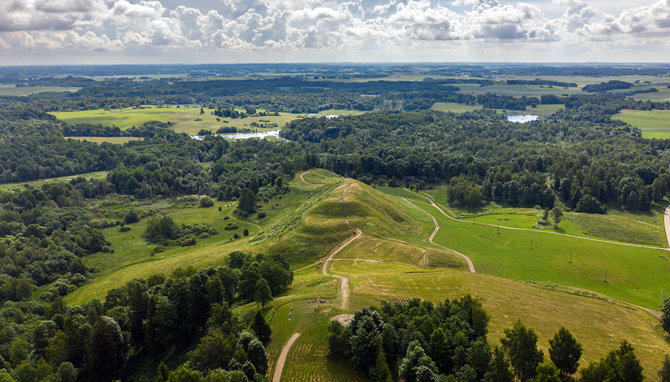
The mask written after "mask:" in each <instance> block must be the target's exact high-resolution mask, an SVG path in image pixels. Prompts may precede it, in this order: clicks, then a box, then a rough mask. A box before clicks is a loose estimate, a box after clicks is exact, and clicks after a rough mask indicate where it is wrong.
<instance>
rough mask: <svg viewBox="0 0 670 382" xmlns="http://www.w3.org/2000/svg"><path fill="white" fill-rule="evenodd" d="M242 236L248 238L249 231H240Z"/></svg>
mask: <svg viewBox="0 0 670 382" xmlns="http://www.w3.org/2000/svg"><path fill="white" fill-rule="evenodd" d="M242 235H244V236H249V230H248V229H246V228H245V229H244V231H242Z"/></svg>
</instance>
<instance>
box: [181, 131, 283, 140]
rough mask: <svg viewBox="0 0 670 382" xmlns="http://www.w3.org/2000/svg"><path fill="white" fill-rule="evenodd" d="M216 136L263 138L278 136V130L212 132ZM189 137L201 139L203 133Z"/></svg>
mask: <svg viewBox="0 0 670 382" xmlns="http://www.w3.org/2000/svg"><path fill="white" fill-rule="evenodd" d="M212 135H214V136H217V137H223V138H228V139H249V138H260V139H264V138H265V137H277V138H278V137H279V130H272V131H264V132H259V133H231V134H212ZM191 138H193V139H198V140H203V139H204V138H205V136H204V135H194V136H192V137H191Z"/></svg>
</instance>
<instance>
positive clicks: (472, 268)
mask: <svg viewBox="0 0 670 382" xmlns="http://www.w3.org/2000/svg"><path fill="white" fill-rule="evenodd" d="M402 199H403V200H404V201H406V202H407V203H409V204H411V205H413V206H414V207H416V208H417V209H418V210H420V211H423V213H425V214H426V215H428V216H430V218H431V219H433V224H435V230H434V231H433V233H431V234H430V236H429V237H428V241H429V242H430V243H431V244H433V245H437V246H438V247H442V248H444V249H448V250H450V251H452V252H454V253H456V254H457V255H459V256H461V257H462V258H463V259H464V260H465V262H466V263H468V268H469V269H470V272H472V273H477V271H475V265H474V264H473V263H472V260H470V258H469V257H467V256H466V255H464V254H462V253H460V252H458V251H454V250H453V249H451V248H447V247H445V246H443V245H440V244H437V243H435V242H434V241H433V238H435V235H437V232H438V231H439V230H440V225H439V224H438V223H437V219H435V216H433V215H432V214H431V213H430V212H428V211H426V210H424V209H423V208H421V207H419V206H417V205H416V204H414V203H412V202H410V201H409V200H407V199H405V198H402Z"/></svg>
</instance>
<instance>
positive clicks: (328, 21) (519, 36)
mask: <svg viewBox="0 0 670 382" xmlns="http://www.w3.org/2000/svg"><path fill="white" fill-rule="evenodd" d="M549 1H550V0H547V2H546V3H544V4H543V3H541V2H537V1H535V2H534V3H533V4H530V3H524V2H516V3H503V2H501V1H499V0H454V1H452V2H448V1H447V0H442V1H438V0H359V1H353V0H333V1H327V0H326V1H317V0H306V1H301V0H278V1H262V0H218V1H187V0H183V1H179V0H161V1H158V0H142V1H136V0H135V1H131V0H4V1H2V2H0V52H5V53H7V52H10V51H13V52H32V53H36V52H37V53H38V54H42V55H44V56H48V55H49V54H54V53H58V52H59V51H64V50H67V51H68V52H78V54H84V53H87V52H88V53H90V52H93V53H90V54H97V55H99V56H101V57H102V56H104V54H105V52H107V53H108V54H123V53H124V52H127V53H128V54H130V52H135V53H137V52H143V53H142V54H147V55H151V54H152V52H161V53H160V54H162V55H164V54H165V53H166V52H168V51H169V50H170V49H177V50H179V51H180V52H181V51H184V50H191V51H195V52H201V53H203V52H209V53H211V52H218V53H219V54H221V53H225V54H228V55H230V56H233V57H234V55H235V54H242V53H249V52H256V53H258V54H261V53H263V52H289V53H290V52H300V51H302V50H310V51H313V52H318V51H325V50H337V51H339V52H345V51H356V52H359V53H358V54H359V55H360V54H364V53H362V52H370V54H371V55H373V56H374V54H375V53H374V52H378V51H384V52H402V51H405V52H414V51H419V50H422V49H428V50H435V49H442V48H444V47H448V46H451V47H454V46H459V47H464V48H465V49H466V50H468V49H473V47H477V49H487V47H489V48H490V47H491V46H493V45H495V46H500V45H505V44H508V45H509V44H517V45H519V44H536V45H538V46H541V45H542V44H552V45H553V46H555V47H559V48H565V49H568V48H569V49H572V50H576V49H577V47H580V46H581V47H588V46H589V44H592V45H591V46H593V47H599V48H600V49H602V48H603V47H606V46H607V45H608V44H610V45H611V46H618V47H622V46H626V47H629V48H630V49H633V48H635V47H639V48H643V47H648V46H660V47H662V46H666V47H667V46H670V44H669V43H670V37H669V36H670V0H658V1H656V2H653V3H651V2H650V4H649V5H642V6H636V7H634V8H629V9H624V10H622V11H620V12H618V14H609V13H606V12H603V11H600V10H599V9H597V8H595V7H591V6H588V5H587V4H586V3H585V2H584V1H582V0H553V3H549ZM543 5H546V6H547V7H549V6H551V7H553V8H554V9H555V8H556V7H561V8H562V9H564V11H563V13H562V14H560V15H555V16H553V17H550V16H548V15H547V14H546V13H545V12H544V11H543V8H545V7H544V6H543ZM519 46H520V45H519ZM643 50H644V49H643ZM135 53H133V54H135ZM156 54H158V53H156ZM668 58H670V57H666V59H668ZM509 59H510V60H512V61H513V57H510V58H509ZM184 61H188V59H187V58H186V59H185V60H184ZM407 61H412V57H407ZM610 61H616V59H612V60H610Z"/></svg>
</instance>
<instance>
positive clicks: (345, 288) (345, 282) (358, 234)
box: [321, 184, 363, 309]
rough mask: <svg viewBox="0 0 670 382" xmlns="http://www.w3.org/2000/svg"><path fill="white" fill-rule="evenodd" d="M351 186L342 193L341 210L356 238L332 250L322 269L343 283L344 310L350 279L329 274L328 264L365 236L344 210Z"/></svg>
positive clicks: (325, 273) (347, 240)
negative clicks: (345, 198)
mask: <svg viewBox="0 0 670 382" xmlns="http://www.w3.org/2000/svg"><path fill="white" fill-rule="evenodd" d="M350 186H351V184H349V185H347V187H346V188H345V189H344V191H342V196H341V198H340V208H341V209H342V217H343V218H344V220H345V221H346V222H347V224H349V227H351V229H353V230H354V232H355V233H356V234H355V235H354V236H351V237H349V238H348V239H346V240H345V241H343V242H342V243H340V245H338V246H337V247H335V248H334V249H333V250H331V251H330V254H329V255H328V257H326V260H325V261H324V263H323V268H321V272H322V273H323V274H324V275H325V276H331V277H335V278H338V279H340V280H341V281H342V287H341V288H340V289H341V293H342V309H347V306H348V302H349V278H348V277H345V276H340V275H334V274H331V273H328V263H329V262H331V261H333V257H334V256H335V255H337V254H338V253H340V251H341V250H343V249H344V248H346V246H347V245H349V244H351V242H352V241H354V240H356V239H358V238H359V237H361V235H362V234H363V231H361V229H360V228H358V227H357V226H356V225H355V224H354V223H352V222H351V221H349V219H347V213H346V211H345V210H344V195H346V193H347V191H349V187H350Z"/></svg>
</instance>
